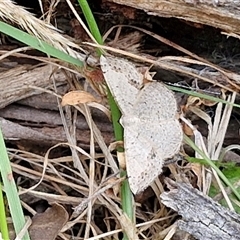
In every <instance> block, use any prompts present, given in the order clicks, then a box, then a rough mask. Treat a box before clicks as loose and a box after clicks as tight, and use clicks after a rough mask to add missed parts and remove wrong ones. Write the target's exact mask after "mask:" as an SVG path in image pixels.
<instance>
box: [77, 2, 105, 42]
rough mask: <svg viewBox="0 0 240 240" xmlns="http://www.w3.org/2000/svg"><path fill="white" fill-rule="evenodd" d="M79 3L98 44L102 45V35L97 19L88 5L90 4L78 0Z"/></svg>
mask: <svg viewBox="0 0 240 240" xmlns="http://www.w3.org/2000/svg"><path fill="white" fill-rule="evenodd" d="M78 3H79V5H80V7H81V9H82V11H83V14H84V17H85V19H86V21H87V24H88V27H89V29H90V32H91V33H92V35H93V37H94V38H95V40H96V41H97V42H98V44H101V45H102V44H103V39H102V35H101V33H100V31H99V28H98V25H97V23H96V21H95V18H94V16H93V14H92V11H91V9H90V7H89V5H88V2H87V1H86V0H78Z"/></svg>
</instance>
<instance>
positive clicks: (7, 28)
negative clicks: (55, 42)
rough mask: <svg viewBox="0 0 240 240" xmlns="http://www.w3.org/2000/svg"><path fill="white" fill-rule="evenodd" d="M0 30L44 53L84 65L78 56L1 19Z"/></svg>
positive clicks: (80, 65)
mask: <svg viewBox="0 0 240 240" xmlns="http://www.w3.org/2000/svg"><path fill="white" fill-rule="evenodd" d="M0 32H2V33H4V34H6V35H8V36H10V37H13V38H14V39H17V40H18V41H20V42H22V43H24V44H26V45H29V46H31V47H33V48H35V49H37V50H39V51H41V52H43V53H46V54H48V55H50V56H52V57H56V58H58V59H60V60H63V61H65V62H68V63H71V64H74V65H76V66H79V67H83V66H84V63H83V62H82V61H80V60H78V59H77V58H74V57H72V56H70V55H68V54H67V53H65V52H62V51H60V50H58V49H56V48H54V47H53V46H51V45H49V44H47V43H45V42H43V41H41V40H40V39H37V38H36V37H35V36H31V35H30V34H28V33H26V32H24V31H22V30H19V29H17V28H15V27H13V26H11V25H9V24H7V23H4V22H2V21H0Z"/></svg>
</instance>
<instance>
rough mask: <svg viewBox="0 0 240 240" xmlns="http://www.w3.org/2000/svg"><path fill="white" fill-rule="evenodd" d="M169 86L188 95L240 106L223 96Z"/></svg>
mask: <svg viewBox="0 0 240 240" xmlns="http://www.w3.org/2000/svg"><path fill="white" fill-rule="evenodd" d="M167 87H168V88H169V89H171V90H173V91H177V92H182V93H185V94H188V95H191V96H195V97H199V98H204V99H207V100H210V101H213V102H221V103H224V104H227V105H231V106H233V107H237V108H240V105H239V104H236V103H230V102H228V101H226V100H223V99H221V98H217V97H213V96H210V95H207V94H203V93H199V92H196V91H190V90H186V89H182V88H180V87H174V86H169V85H168V86H167Z"/></svg>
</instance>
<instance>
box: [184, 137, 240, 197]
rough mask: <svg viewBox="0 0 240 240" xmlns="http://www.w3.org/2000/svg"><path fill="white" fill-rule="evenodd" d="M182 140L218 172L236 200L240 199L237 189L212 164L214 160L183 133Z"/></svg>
mask: <svg viewBox="0 0 240 240" xmlns="http://www.w3.org/2000/svg"><path fill="white" fill-rule="evenodd" d="M184 141H185V142H186V143H187V144H188V145H189V146H190V147H192V148H193V150H194V151H196V152H197V153H198V154H199V155H201V157H202V158H203V159H204V160H205V161H206V162H207V164H208V165H209V166H210V167H212V168H213V169H214V170H215V171H216V173H217V174H218V176H219V177H220V178H221V179H222V181H223V182H224V183H225V184H226V185H227V186H229V187H230V188H231V190H232V191H233V193H234V194H235V196H236V197H237V198H238V200H239V201H240V194H239V193H238V191H237V190H236V188H235V187H234V186H233V185H232V183H231V182H230V181H229V180H228V179H227V178H226V177H225V175H224V174H223V173H222V171H221V170H220V169H219V168H218V167H217V166H216V165H215V164H214V162H213V161H212V160H211V159H210V158H208V156H207V155H206V154H205V153H204V152H203V151H201V150H200V148H199V147H198V146H196V145H195V144H194V142H193V141H192V140H191V139H190V138H189V137H187V136H186V135H184Z"/></svg>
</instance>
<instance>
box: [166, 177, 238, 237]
mask: <svg viewBox="0 0 240 240" xmlns="http://www.w3.org/2000/svg"><path fill="white" fill-rule="evenodd" d="M168 184H169V187H170V192H168V193H166V192H164V193H162V194H161V199H162V203H163V204H164V205H166V206H168V207H170V208H172V209H174V210H175V211H177V212H178V213H179V215H181V216H182V220H179V221H178V227H179V228H180V229H181V230H184V231H186V232H188V233H190V234H192V235H193V236H194V237H195V238H197V239H199V240H206V239H208V240H215V239H218V240H239V239H240V215H238V214H236V213H235V212H232V211H230V210H228V209H226V208H224V207H222V206H221V205H219V204H218V203H217V202H214V201H213V200H212V199H211V198H210V197H208V196H205V195H203V193H202V192H200V191H198V190H197V189H194V188H193V187H192V186H191V185H190V184H186V183H175V182H173V181H172V180H169V181H168Z"/></svg>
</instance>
